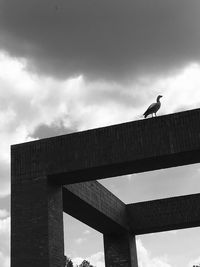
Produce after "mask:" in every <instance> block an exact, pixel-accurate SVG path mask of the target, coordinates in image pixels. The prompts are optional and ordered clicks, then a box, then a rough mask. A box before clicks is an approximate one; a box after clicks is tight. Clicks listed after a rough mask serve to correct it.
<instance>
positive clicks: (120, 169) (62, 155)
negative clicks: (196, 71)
mask: <svg viewBox="0 0 200 267" xmlns="http://www.w3.org/2000/svg"><path fill="white" fill-rule="evenodd" d="M199 121H200V109H196V110H190V111H185V112H181V113H175V114H170V115H165V116H159V117H156V118H150V119H146V120H139V121H133V122H127V123H123V124H119V125H114V126H109V127H104V128H99V129H94V130H89V131H84V132H79V133H74V134H68V135H63V136H57V137H54V138H48V139H43V140H39V141H34V142H30V143H25V144H20V145H16V146H12V155H13V157H14V159H15V160H14V164H13V170H14V172H15V176H16V179H21V177H22V176H23V175H28V176H29V177H30V178H31V177H35V176H41V175H48V176H51V178H52V180H53V181H54V182H56V183H58V184H70V183H74V182H83V181H89V180H97V179H102V178H105V177H110V176H118V175H122V174H129V173H135V172H143V171H149V170H155V169H160V168H168V167H175V166H180V165H184V164H190V163H196V162H199V159H200V123H199Z"/></svg>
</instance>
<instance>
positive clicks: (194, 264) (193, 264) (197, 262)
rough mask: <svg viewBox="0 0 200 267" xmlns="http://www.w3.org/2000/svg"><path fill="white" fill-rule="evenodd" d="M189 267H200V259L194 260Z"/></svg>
mask: <svg viewBox="0 0 200 267" xmlns="http://www.w3.org/2000/svg"><path fill="white" fill-rule="evenodd" d="M187 266H188V267H193V266H200V257H198V258H196V259H194V260H191V261H190V262H189V263H188V265H187Z"/></svg>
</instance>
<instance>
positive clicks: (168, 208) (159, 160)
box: [11, 109, 200, 267]
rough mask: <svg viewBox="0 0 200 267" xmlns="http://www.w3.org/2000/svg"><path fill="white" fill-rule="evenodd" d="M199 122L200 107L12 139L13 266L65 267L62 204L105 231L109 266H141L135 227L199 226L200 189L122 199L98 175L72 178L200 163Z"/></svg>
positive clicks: (148, 229) (143, 230)
mask: <svg viewBox="0 0 200 267" xmlns="http://www.w3.org/2000/svg"><path fill="white" fill-rule="evenodd" d="M199 121H200V109H196V110H191V111H186V112H182V113H176V114H171V115H166V116H160V117H157V118H152V119H147V120H140V121H134V122H127V123H123V124H119V125H114V126H109V127H104V128H99V129H94V130H89V131H85V132H79V133H74V134H68V135H64V136H58V137H55V138H48V139H43V140H39V141H34V142H29V143H25V144H19V145H14V146H12V148H11V267H19V266H20V267H27V266H29V267H35V266H37V267H61V266H63V254H64V242H63V216H62V212H63V209H64V211H66V212H68V213H69V214H71V215H72V216H74V217H77V218H78V219H80V220H82V221H83V222H86V223H88V224H89V225H91V226H92V227H94V228H95V229H97V230H99V231H101V232H102V233H104V247H105V259H106V267H121V266H123V267H133V266H134V267H137V257H136V250H135V239H134V235H133V234H141V233H150V232H155V231H164V230H173V229H180V228H186V227H195V226H199V225H200V220H199V217H200V216H199V215H200V208H199V203H200V197H199V194H197V195H192V196H184V197H178V198H171V199H163V200H158V201H157V200H156V201H149V202H143V203H136V204H130V205H127V206H125V205H124V203H123V202H121V201H120V200H119V199H117V198H116V197H115V196H113V195H112V194H111V193H110V192H109V191H108V190H106V189H105V188H103V187H102V186H101V185H99V184H98V183H97V182H88V183H86V184H85V185H84V184H73V185H69V184H71V183H77V182H79V183H81V182H85V181H89V180H96V179H102V178H105V177H112V176H119V175H122V174H129V173H136V172H144V171H149V170H155V169H161V168H168V167H175V166H180V165H185V164H192V163H197V162H200V123H199ZM64 184H65V185H66V186H65V187H64V188H63V189H62V185H64ZM62 195H63V199H62ZM81 209H82V210H81ZM80 210H81V211H80ZM94 217H95V218H96V219H94ZM130 232H132V234H130Z"/></svg>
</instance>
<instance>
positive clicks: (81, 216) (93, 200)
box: [63, 181, 128, 234]
mask: <svg viewBox="0 0 200 267" xmlns="http://www.w3.org/2000/svg"><path fill="white" fill-rule="evenodd" d="M63 211H64V212H66V213H68V214H69V215H71V216H73V217H75V218H76V219H78V220H79V221H81V222H83V223H85V224H87V225H89V226H90V227H92V228H94V229H96V230H97V231H99V232H101V233H103V234H106V233H119V232H124V231H126V230H128V224H127V217H126V205H125V204H124V203H123V202H122V201H121V200H119V199H118V198H117V197H116V196H115V195H113V194H112V193H111V192H110V191H109V190H107V189H106V188H105V187H104V186H102V185H101V184H100V183H98V182H96V181H92V182H85V183H77V184H73V185H65V186H64V187H63Z"/></svg>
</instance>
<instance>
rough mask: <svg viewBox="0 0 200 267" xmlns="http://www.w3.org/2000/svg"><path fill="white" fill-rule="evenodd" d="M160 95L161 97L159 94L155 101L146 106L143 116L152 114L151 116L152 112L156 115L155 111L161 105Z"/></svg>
mask: <svg viewBox="0 0 200 267" xmlns="http://www.w3.org/2000/svg"><path fill="white" fill-rule="evenodd" d="M161 97H163V96H162V95H159V96H158V97H157V99H156V103H153V104H151V105H150V106H149V107H148V109H147V110H146V111H145V113H144V114H143V115H144V117H145V118H146V117H147V116H148V115H150V114H151V115H152V117H153V114H155V117H156V112H157V111H158V110H159V108H160V106H161V103H160V98H161Z"/></svg>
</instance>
